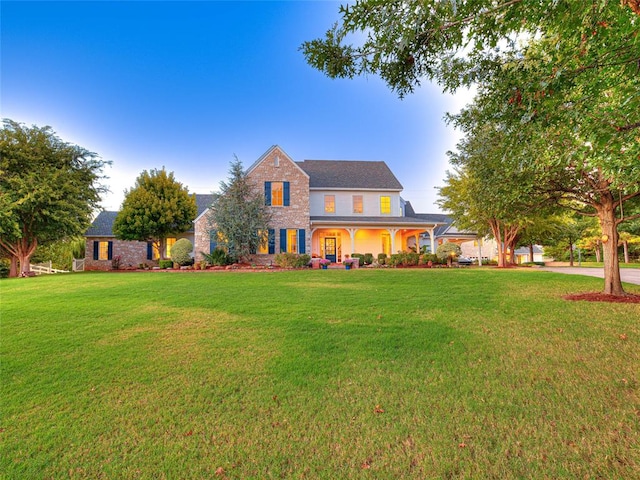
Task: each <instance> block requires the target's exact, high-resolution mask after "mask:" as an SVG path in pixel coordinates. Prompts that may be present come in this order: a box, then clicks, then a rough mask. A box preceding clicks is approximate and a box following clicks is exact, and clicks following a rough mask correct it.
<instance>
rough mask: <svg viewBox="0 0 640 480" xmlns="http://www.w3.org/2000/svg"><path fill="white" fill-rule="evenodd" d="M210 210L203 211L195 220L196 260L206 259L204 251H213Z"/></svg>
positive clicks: (194, 253)
mask: <svg viewBox="0 0 640 480" xmlns="http://www.w3.org/2000/svg"><path fill="white" fill-rule="evenodd" d="M208 213H209V210H205V211H204V212H202V215H200V216H199V217H198V218H196V220H195V222H194V231H195V233H194V239H193V257H194V259H195V261H196V262H199V261H200V260H204V257H203V256H202V253H203V252H204V253H211V252H210V251H209V250H210V249H211V248H210V247H211V237H210V235H209V228H210V227H209V217H208V215H207V214H208Z"/></svg>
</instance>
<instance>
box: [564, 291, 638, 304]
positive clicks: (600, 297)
mask: <svg viewBox="0 0 640 480" xmlns="http://www.w3.org/2000/svg"><path fill="white" fill-rule="evenodd" d="M562 298H564V299H565V300H572V301H579V300H583V301H585V302H610V303H640V295H634V294H632V293H627V294H626V295H607V294H605V293H601V292H589V293H577V294H575V295H565V296H564V297H562Z"/></svg>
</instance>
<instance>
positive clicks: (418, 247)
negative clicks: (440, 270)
mask: <svg viewBox="0 0 640 480" xmlns="http://www.w3.org/2000/svg"><path fill="white" fill-rule="evenodd" d="M413 238H415V239H416V253H417V254H420V232H418V233H416V234H414V235H413Z"/></svg>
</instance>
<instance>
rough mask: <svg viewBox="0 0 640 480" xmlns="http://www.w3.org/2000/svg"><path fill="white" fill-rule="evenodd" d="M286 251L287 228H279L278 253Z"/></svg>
mask: <svg viewBox="0 0 640 480" xmlns="http://www.w3.org/2000/svg"><path fill="white" fill-rule="evenodd" d="M286 251H287V229H286V228H281V229H280V253H284V252H286Z"/></svg>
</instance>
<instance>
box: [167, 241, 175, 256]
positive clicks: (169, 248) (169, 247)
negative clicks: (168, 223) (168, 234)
mask: <svg viewBox="0 0 640 480" xmlns="http://www.w3.org/2000/svg"><path fill="white" fill-rule="evenodd" d="M175 243H176V239H175V238H167V247H166V249H165V258H171V248H172V247H173V245H174V244H175Z"/></svg>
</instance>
